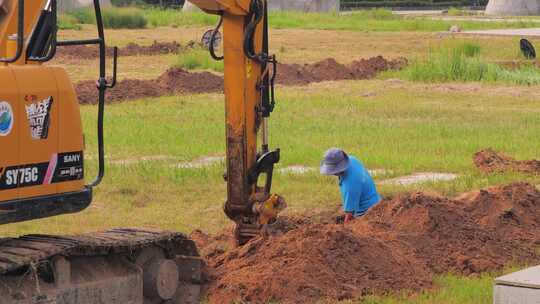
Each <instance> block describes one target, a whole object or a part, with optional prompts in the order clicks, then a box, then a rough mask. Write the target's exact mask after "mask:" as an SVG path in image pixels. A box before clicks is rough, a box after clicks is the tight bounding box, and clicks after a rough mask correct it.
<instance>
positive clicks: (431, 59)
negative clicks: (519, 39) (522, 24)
mask: <svg viewBox="0 0 540 304" xmlns="http://www.w3.org/2000/svg"><path fill="white" fill-rule="evenodd" d="M480 51H481V46H480V45H479V44H476V43H471V42H465V43H460V44H457V45H454V46H451V47H448V46H444V47H439V48H437V49H434V50H432V51H431V52H430V54H429V55H428V57H427V59H426V60H422V59H420V60H418V59H417V60H416V61H415V62H414V63H413V64H412V65H410V67H408V68H407V69H405V70H404V71H402V72H398V73H396V74H397V75H400V76H401V77H403V78H405V79H408V80H411V81H422V82H448V81H460V82H466V81H483V82H495V83H506V84H515V85H537V84H540V70H539V69H538V68H537V67H536V66H534V65H533V64H532V63H528V64H524V65H521V66H519V67H517V68H515V69H505V68H504V67H501V66H500V65H497V64H495V63H490V62H487V61H485V60H484V59H483V58H482V57H481V56H480V53H481V52H480Z"/></svg>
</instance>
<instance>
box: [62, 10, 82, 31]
mask: <svg viewBox="0 0 540 304" xmlns="http://www.w3.org/2000/svg"><path fill="white" fill-rule="evenodd" d="M58 28H59V29H60V30H80V29H81V25H80V24H79V23H78V21H77V19H76V18H75V17H74V16H72V15H66V14H61V15H59V16H58Z"/></svg>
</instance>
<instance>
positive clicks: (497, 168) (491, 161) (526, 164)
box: [473, 148, 540, 174]
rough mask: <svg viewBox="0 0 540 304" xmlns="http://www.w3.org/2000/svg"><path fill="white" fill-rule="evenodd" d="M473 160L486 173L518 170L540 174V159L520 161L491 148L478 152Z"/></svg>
mask: <svg viewBox="0 0 540 304" xmlns="http://www.w3.org/2000/svg"><path fill="white" fill-rule="evenodd" d="M473 161H474V164H475V165H476V167H477V168H478V169H479V170H480V171H482V172H485V173H495V172H507V171H518V172H523V173H532V174H540V160H534V159H533V160H525V161H518V160H515V159H514V158H512V157H511V156H508V155H506V154H503V153H500V152H497V151H495V150H493V149H491V148H488V149H485V150H482V151H479V152H476V153H475V154H474V157H473Z"/></svg>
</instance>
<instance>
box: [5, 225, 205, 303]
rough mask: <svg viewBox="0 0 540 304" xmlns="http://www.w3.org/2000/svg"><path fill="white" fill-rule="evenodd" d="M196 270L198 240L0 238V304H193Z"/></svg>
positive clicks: (151, 234)
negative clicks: (196, 244)
mask: <svg viewBox="0 0 540 304" xmlns="http://www.w3.org/2000/svg"><path fill="white" fill-rule="evenodd" d="M200 268H201V260H200V258H199V254H198V252H197V248H196V246H195V243H194V242H193V241H192V240H190V239H189V238H187V237H186V236H185V235H183V234H181V233H176V232H167V231H157V230H149V229H113V230H109V231H106V232H97V233H88V234H81V235H73V236H54V235H27V236H22V237H19V238H6V239H0V304H4V303H17V304H19V303H20V304H22V303H25V304H26V303H32V304H34V303H58V304H60V303H70V304H71V303H73V304H74V303H81V304H82V303H84V304H86V303H88V304H90V303H134V304H135V303H141V304H142V303H144V304H146V303H171V304H176V303H197V302H198V291H199V284H200ZM6 295H7V296H6Z"/></svg>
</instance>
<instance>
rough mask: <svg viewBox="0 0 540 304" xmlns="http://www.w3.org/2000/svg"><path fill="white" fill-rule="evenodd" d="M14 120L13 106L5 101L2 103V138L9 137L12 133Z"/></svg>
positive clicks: (0, 122) (0, 131) (0, 104)
mask: <svg viewBox="0 0 540 304" xmlns="http://www.w3.org/2000/svg"><path fill="white" fill-rule="evenodd" d="M13 120H14V117H13V110H12V109H11V105H10V104H9V103H7V102H5V101H0V136H8V135H9V133H11V129H13Z"/></svg>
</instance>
